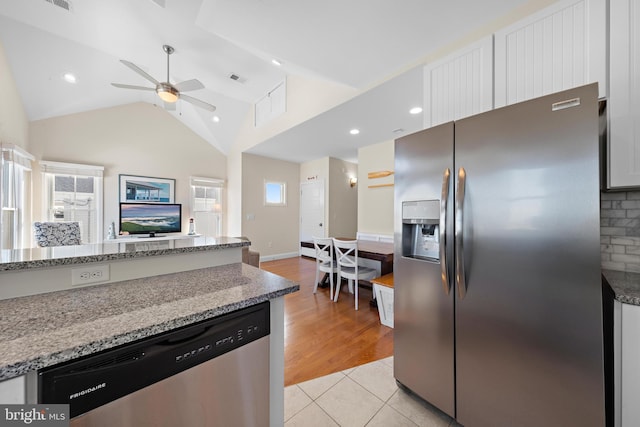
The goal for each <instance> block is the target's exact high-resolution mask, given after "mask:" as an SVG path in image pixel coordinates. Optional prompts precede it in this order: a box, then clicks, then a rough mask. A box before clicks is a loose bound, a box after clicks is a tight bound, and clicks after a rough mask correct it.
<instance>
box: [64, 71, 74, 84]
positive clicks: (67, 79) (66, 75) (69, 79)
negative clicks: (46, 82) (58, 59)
mask: <svg viewBox="0 0 640 427" xmlns="http://www.w3.org/2000/svg"><path fill="white" fill-rule="evenodd" d="M62 78H63V79H64V81H65V82H67V83H75V82H77V81H78V79H76V76H75V74H73V73H64V74H63V75H62Z"/></svg>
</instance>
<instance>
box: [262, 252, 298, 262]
mask: <svg viewBox="0 0 640 427" xmlns="http://www.w3.org/2000/svg"><path fill="white" fill-rule="evenodd" d="M297 256H299V253H298V252H286V253H282V254H275V255H265V256H261V257H260V262H264V261H275V260H277V259H284V258H295V257H297Z"/></svg>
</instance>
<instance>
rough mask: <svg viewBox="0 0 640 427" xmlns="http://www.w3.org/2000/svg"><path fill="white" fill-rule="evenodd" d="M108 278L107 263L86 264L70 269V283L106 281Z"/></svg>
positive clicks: (82, 283) (74, 284)
mask: <svg viewBox="0 0 640 427" xmlns="http://www.w3.org/2000/svg"><path fill="white" fill-rule="evenodd" d="M107 280H109V264H105V265H87V266H86V267H81V268H74V269H72V270H71V285H72V286H77V285H87V284H89V283H98V282H106V281H107Z"/></svg>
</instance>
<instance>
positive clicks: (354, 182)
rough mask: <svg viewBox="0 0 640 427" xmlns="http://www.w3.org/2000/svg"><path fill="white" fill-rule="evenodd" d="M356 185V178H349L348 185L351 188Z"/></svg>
mask: <svg viewBox="0 0 640 427" xmlns="http://www.w3.org/2000/svg"><path fill="white" fill-rule="evenodd" d="M357 183H358V178H349V185H350V186H351V187H352V188H353V187H355V186H356V184H357Z"/></svg>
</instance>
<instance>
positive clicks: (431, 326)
mask: <svg viewBox="0 0 640 427" xmlns="http://www.w3.org/2000/svg"><path fill="white" fill-rule="evenodd" d="M597 96H598V90H597V86H596V85H595V84H593V85H588V86H583V87H580V88H577V89H573V90H569V91H564V92H560V93H556V94H553V95H548V96H544V97H541V98H537V99H534V100H531V101H526V102H523V103H520V104H515V105H511V106H508V107H505V108H500V109H496V110H492V111H489V112H486V113H482V114H479V115H477V116H473V117H469V118H465V119H462V120H458V121H455V122H450V123H446V124H443V125H440V126H436V127H433V128H430V129H426V130H424V131H420V132H417V133H414V134H412V135H408V136H405V137H403V138H400V139H398V140H396V143H395V158H396V160H395V231H394V232H395V257H394V276H395V277H394V281H395V291H394V292H395V297H394V299H395V306H394V322H395V331H394V347H395V350H394V372H395V377H396V379H397V380H398V382H399V383H401V384H403V385H404V386H406V387H407V388H409V389H410V390H412V391H413V392H415V393H416V394H417V395H419V396H420V397H422V398H423V399H425V400H426V401H428V402H430V403H431V404H433V405H434V406H436V407H438V408H439V409H441V410H442V411H444V412H445V413H447V414H449V415H450V416H452V417H454V418H456V419H457V420H458V422H459V423H461V424H462V425H464V426H466V427H484V426H487V427H489V426H490V427H500V426H509V427H513V426H517V427H527V426H531V427H540V426H545V427H550V426H562V427H566V426H580V427H587V426H604V424H605V416H604V412H605V409H604V405H605V403H604V370H603V369H604V368H603V326H602V294H601V279H600V235H599V211H600V209H599V200H600V193H599V160H598V130H599V125H598V100H597Z"/></svg>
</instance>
